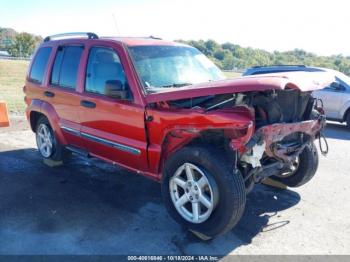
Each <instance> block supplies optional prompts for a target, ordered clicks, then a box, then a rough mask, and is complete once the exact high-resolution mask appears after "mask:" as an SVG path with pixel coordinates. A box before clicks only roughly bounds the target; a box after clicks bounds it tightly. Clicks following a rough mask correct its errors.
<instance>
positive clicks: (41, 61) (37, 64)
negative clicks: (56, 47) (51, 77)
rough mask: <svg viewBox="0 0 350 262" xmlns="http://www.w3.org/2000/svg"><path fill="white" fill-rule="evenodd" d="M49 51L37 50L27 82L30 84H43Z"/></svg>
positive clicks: (47, 48)
mask: <svg viewBox="0 0 350 262" xmlns="http://www.w3.org/2000/svg"><path fill="white" fill-rule="evenodd" d="M51 50H52V48H51V47H42V48H40V49H39V50H38V52H37V54H36V56H35V58H34V61H33V65H32V68H31V70H30V74H29V80H30V81H31V82H33V83H37V84H41V83H42V82H43V79H44V74H45V70H46V66H47V63H48V61H49V57H50V54H51Z"/></svg>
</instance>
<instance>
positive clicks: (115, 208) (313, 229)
mask: <svg viewBox="0 0 350 262" xmlns="http://www.w3.org/2000/svg"><path fill="white" fill-rule="evenodd" d="M326 136H327V137H328V142H329V145H330V153H329V155H328V156H327V157H326V158H324V157H320V166H319V171H318V173H317V174H316V176H315V178H314V179H313V180H312V181H311V182H309V183H308V184H307V185H305V186H303V187H301V188H296V189H294V188H292V189H289V190H278V189H275V188H271V187H268V186H264V185H259V186H256V187H255V188H254V190H253V192H252V193H251V194H249V195H248V201H247V206H246V211H245V214H244V216H243V218H242V220H241V221H240V223H239V224H238V225H237V226H236V227H235V229H234V230H232V231H231V232H229V233H227V234H226V235H224V236H221V237H218V238H216V239H214V240H212V241H209V242H201V241H199V240H197V239H196V238H195V237H193V236H192V235H191V234H189V233H187V232H186V231H184V230H183V229H182V228H181V227H180V226H178V225H177V224H176V223H175V222H174V221H173V220H172V219H171V218H170V217H169V215H168V214H167V212H166V210H165V208H164V206H163V205H162V201H161V197H160V186H159V185H158V184H157V183H155V182H152V181H150V180H148V179H146V178H144V177H141V176H137V175H135V174H131V173H129V172H127V171H125V170H121V169H118V168H115V167H112V166H109V165H107V164H104V163H102V162H101V161H98V160H86V159H82V158H80V157H78V156H74V158H73V159H72V160H71V161H70V162H69V163H66V164H65V165H64V166H61V167H56V168H50V167H48V166H46V165H45V164H43V162H42V160H41V159H40V157H39V154H38V152H37V150H36V149H35V139H34V135H33V133H32V132H31V131H30V130H29V129H28V126H27V123H26V121H25V119H24V118H21V117H16V118H12V127H11V128H3V129H0V213H1V218H0V254H123V255H126V254H128V255H130V254H142V255H145V254H166V255H169V254H183V255H184V254H186V255H189V254H200V255H203V254H207V255H209V254H213V255H227V254H350V196H349V192H350V173H349V170H350V131H349V130H347V129H346V128H345V126H343V125H339V124H330V125H328V127H327V130H326Z"/></svg>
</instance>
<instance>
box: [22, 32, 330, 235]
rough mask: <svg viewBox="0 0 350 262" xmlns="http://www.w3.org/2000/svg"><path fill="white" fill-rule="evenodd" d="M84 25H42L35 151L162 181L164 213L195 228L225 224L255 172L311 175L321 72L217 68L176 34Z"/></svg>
mask: <svg viewBox="0 0 350 262" xmlns="http://www.w3.org/2000/svg"><path fill="white" fill-rule="evenodd" d="M85 36H87V37H84V36H83V35H82V34H81V33H70V34H62V35H55V36H51V37H47V38H45V39H44V42H43V43H42V44H41V46H40V47H39V48H38V50H37V51H36V54H35V56H34V58H33V60H32V62H31V65H30V70H29V71H28V75H27V78H26V84H25V86H24V92H25V101H26V103H27V105H28V106H27V110H26V114H27V117H28V120H29V122H30V126H31V128H32V130H33V131H34V132H35V133H36V140H37V145H38V149H39V152H40V154H41V155H42V157H43V158H47V159H51V160H56V161H61V160H64V158H65V157H68V156H69V154H67V153H68V152H75V153H78V154H82V155H85V156H87V157H96V158H100V159H103V160H105V161H107V162H110V163H112V164H117V165H120V166H122V167H125V168H127V169H129V170H132V171H135V172H137V173H138V174H141V175H144V176H147V177H149V178H152V179H154V180H156V181H158V182H160V183H161V184H162V196H163V199H164V203H165V205H166V207H167V209H168V211H169V213H170V214H171V215H172V217H173V218H174V219H175V220H176V221H178V222H179V223H180V224H182V225H184V226H185V227H186V228H188V229H189V230H190V231H191V232H193V233H195V234H196V235H197V236H199V237H200V238H202V239H210V238H212V237H215V236H217V235H219V234H222V233H224V232H227V231H229V230H231V229H232V228H233V227H234V225H235V224H236V223H237V222H238V221H239V219H240V218H241V216H242V214H243V211H244V208H245V202H246V194H247V193H248V192H249V191H250V190H252V187H253V185H254V184H255V183H260V182H261V181H263V180H264V179H266V178H267V177H270V178H271V179H273V180H276V181H279V182H281V183H283V184H285V185H287V186H290V187H297V186H301V185H303V184H305V183H306V182H308V181H309V180H310V179H311V178H312V177H313V176H314V174H315V172H316V170H317V167H318V153H317V150H316V147H315V145H314V143H313V142H314V140H315V139H316V138H318V137H320V136H321V132H322V129H323V127H324V123H325V118H324V114H323V110H322V108H321V107H319V106H318V105H317V103H316V102H315V100H314V99H313V98H312V96H311V91H312V90H316V89H320V88H322V87H324V86H326V85H327V84H328V81H326V80H325V81H324V83H321V82H320V80H319V79H317V81H315V80H314V79H309V78H308V77H307V75H306V74H305V73H285V74H283V75H263V76H258V77H256V76H255V77H254V76H253V77H242V78H236V79H225V77H224V76H223V74H222V72H221V71H220V70H219V69H218V68H217V67H216V66H215V65H214V64H213V63H212V62H211V61H210V60H208V58H207V57H205V56H204V55H203V54H202V53H200V52H199V51H198V50H197V49H195V48H193V47H190V46H187V45H184V44H180V43H174V42H166V41H163V40H160V39H156V38H153V37H150V38H99V37H98V36H97V35H96V34H94V33H85ZM301 74H302V75H301ZM304 74H305V75H304ZM313 76H314V75H313Z"/></svg>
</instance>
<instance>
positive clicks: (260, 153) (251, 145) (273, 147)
mask: <svg viewBox="0 0 350 262" xmlns="http://www.w3.org/2000/svg"><path fill="white" fill-rule="evenodd" d="M316 102H317V101H315V99H314V98H313V97H312V96H311V92H302V91H300V90H298V89H284V90H267V91H261V92H246V93H236V94H219V95H211V96H206V97H197V98H190V99H183V100H176V101H170V102H169V106H170V108H186V109H199V110H204V111H205V112H209V111H213V110H218V109H226V108H234V107H238V106H244V107H247V108H249V110H251V112H252V114H254V116H255V121H254V124H255V129H254V130H255V131H254V134H253V135H252V136H251V138H250V140H249V141H248V143H246V144H245V146H244V148H243V149H242V148H234V143H233V142H231V148H233V149H236V151H237V156H236V159H237V160H236V161H237V166H238V167H239V169H240V170H241V172H242V174H243V176H244V178H245V181H246V187H247V190H249V189H251V188H252V185H253V184H254V183H258V182H261V181H262V180H263V179H265V178H267V177H270V176H273V175H276V174H280V173H288V172H292V171H293V170H292V169H293V167H294V166H295V163H296V162H297V161H298V158H299V155H300V154H301V153H302V152H303V150H304V149H305V147H308V146H310V145H311V144H313V141H314V140H315V139H316V138H319V139H321V135H322V134H321V132H322V129H323V127H324V125H325V117H324V112H323V109H322V108H321V107H318V105H317V103H316ZM325 142H326V141H325Z"/></svg>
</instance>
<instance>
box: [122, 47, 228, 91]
mask: <svg viewBox="0 0 350 262" xmlns="http://www.w3.org/2000/svg"><path fill="white" fill-rule="evenodd" d="M129 50H130V55H131V57H132V59H133V62H134V64H135V67H136V71H137V73H138V75H139V77H140V79H141V81H142V83H143V86H144V87H145V88H146V89H148V90H149V91H152V89H158V88H168V87H182V86H188V85H192V84H196V83H203V82H209V81H217V80H221V79H224V78H225V77H224V76H223V74H222V72H221V71H220V69H219V68H217V67H216V66H215V65H214V64H213V63H212V62H211V61H210V60H209V59H208V58H207V57H206V56H205V55H203V54H202V53H201V52H199V51H198V50H197V49H195V48H192V47H187V46H131V47H129Z"/></svg>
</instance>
